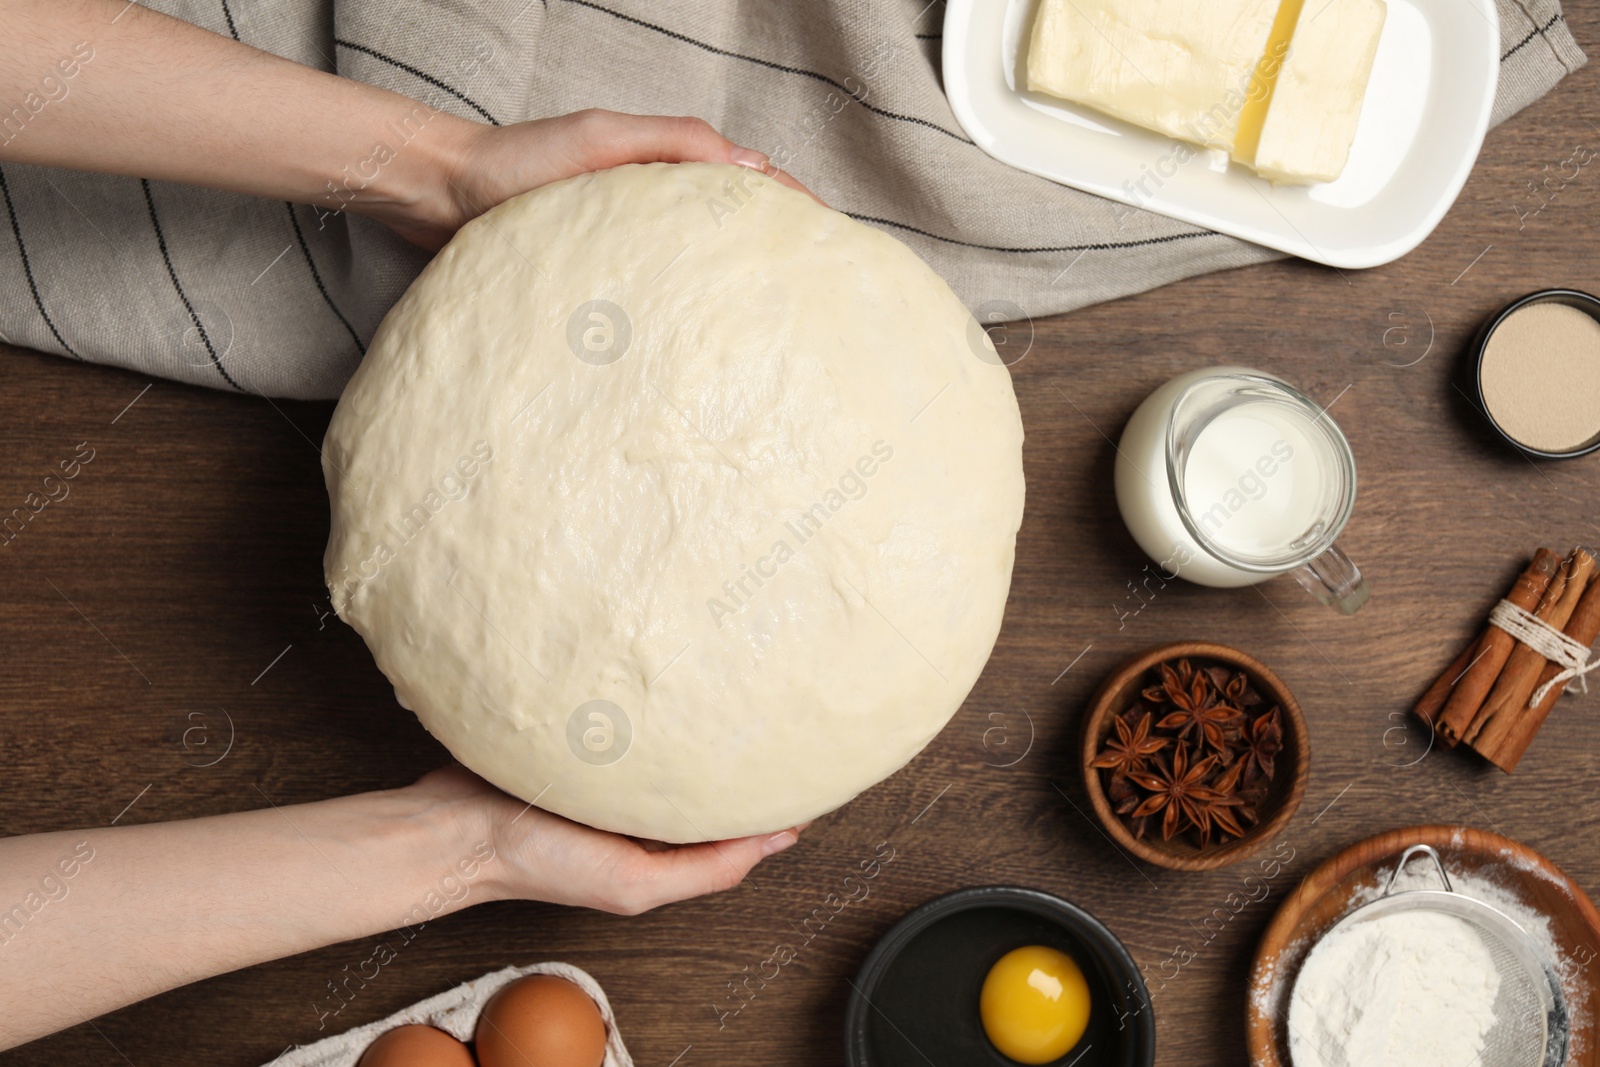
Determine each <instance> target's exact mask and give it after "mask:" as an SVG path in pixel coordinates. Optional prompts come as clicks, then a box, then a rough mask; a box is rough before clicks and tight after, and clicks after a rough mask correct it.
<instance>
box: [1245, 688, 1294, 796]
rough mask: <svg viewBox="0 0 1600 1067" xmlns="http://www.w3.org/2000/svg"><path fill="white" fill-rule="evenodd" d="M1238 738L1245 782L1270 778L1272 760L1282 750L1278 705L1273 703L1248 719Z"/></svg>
mask: <svg viewBox="0 0 1600 1067" xmlns="http://www.w3.org/2000/svg"><path fill="white" fill-rule="evenodd" d="M1240 740H1241V741H1242V742H1243V746H1242V747H1241V749H1240V753H1239V762H1240V763H1242V764H1244V765H1245V772H1244V777H1245V782H1246V784H1253V783H1254V782H1255V781H1256V780H1257V779H1264V778H1271V777H1272V772H1273V770H1274V761H1275V760H1276V758H1277V755H1278V753H1279V752H1281V751H1282V750H1283V726H1282V724H1281V723H1279V721H1278V706H1277V705H1276V704H1274V705H1273V706H1272V710H1271V711H1268V712H1266V713H1264V714H1261V715H1257V716H1256V717H1255V718H1254V719H1252V720H1250V723H1249V725H1248V726H1246V727H1245V728H1244V730H1243V731H1242V732H1241V735H1240Z"/></svg>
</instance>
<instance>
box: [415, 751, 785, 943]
mask: <svg viewBox="0 0 1600 1067" xmlns="http://www.w3.org/2000/svg"><path fill="white" fill-rule="evenodd" d="M410 791H412V792H415V793H416V794H417V796H418V797H419V798H428V799H431V800H433V801H434V802H435V803H441V804H446V805H450V806H452V807H455V808H456V809H457V815H458V817H461V818H465V819H468V820H470V821H471V824H472V826H473V829H472V830H471V831H469V836H470V833H475V832H481V833H483V834H484V836H485V838H486V839H487V840H488V842H489V843H490V845H491V846H493V848H494V856H495V858H494V860H493V861H492V862H491V863H489V864H488V865H487V866H486V867H485V868H484V874H483V878H484V882H483V885H484V886H485V887H486V888H487V891H488V892H489V893H490V894H492V895H494V896H496V897H499V898H503V899H526V900H544V901H549V902H551V903H555V904H571V905H577V906H580V907H588V908H597V909H599V910H601V911H609V912H614V913H616V914H619V915H637V914H639V913H640V912H642V911H648V910H650V909H651V908H655V907H659V906H660V905H662V904H668V903H671V902H673V901H677V900H684V899H687V898H689V897H696V896H700V895H701V894H704V893H715V892H718V891H720V890H723V889H731V888H732V887H733V886H735V885H738V884H739V882H740V881H742V880H743V879H744V876H745V875H746V874H748V873H749V871H750V868H752V867H754V866H755V865H756V864H757V863H758V862H760V861H761V860H762V859H764V858H765V857H767V856H771V855H775V854H776V853H778V852H782V851H783V850H784V849H786V848H788V847H789V846H790V845H792V844H794V843H795V841H797V840H798V834H799V832H800V830H801V829H803V827H796V828H794V829H792V830H783V831H780V832H779V833H775V834H764V835H760V836H757V837H744V838H739V839H738V840H734V841H715V842H708V843H706V844H700V845H683V846H676V847H663V846H659V845H655V846H653V847H652V846H651V845H646V844H641V843H639V842H637V841H634V840H633V839H631V838H627V837H623V836H621V835H619V834H611V833H606V832H604V831H601V830H594V829H591V828H589V827H587V826H580V825H579V824H577V823H575V822H572V821H570V820H568V819H563V818H561V817H560V816H559V815H552V814H550V813H549V812H546V811H541V810H540V809H538V808H535V807H533V806H532V805H529V804H525V803H523V802H522V801H520V800H517V799H516V798H515V797H511V796H508V795H507V794H505V793H502V792H501V791H500V790H498V789H496V788H495V787H494V786H492V785H490V784H489V783H488V782H485V781H484V780H483V779H482V778H479V777H478V776H477V775H475V774H472V773H470V772H468V771H467V770H465V769H463V768H461V767H447V768H445V769H444V770H440V771H435V772H433V773H432V774H429V775H427V776H426V777H424V778H423V779H421V780H420V781H419V782H417V783H416V784H415V785H413V786H411V787H410ZM479 820H481V823H480V822H479Z"/></svg>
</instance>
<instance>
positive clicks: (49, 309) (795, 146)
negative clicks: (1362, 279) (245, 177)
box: [0, 0, 1585, 398]
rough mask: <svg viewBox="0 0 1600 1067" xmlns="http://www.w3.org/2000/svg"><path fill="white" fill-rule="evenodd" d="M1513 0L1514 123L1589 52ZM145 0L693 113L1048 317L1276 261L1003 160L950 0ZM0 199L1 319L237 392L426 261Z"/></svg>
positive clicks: (107, 356) (304, 51)
mask: <svg viewBox="0 0 1600 1067" xmlns="http://www.w3.org/2000/svg"><path fill="white" fill-rule="evenodd" d="M1460 2H1461V3H1462V4H1464V5H1473V4H1479V3H1486V2H1488V0H1460ZM1495 2H1496V3H1497V4H1498V7H1499V12H1500V26H1501V30H1500V32H1501V63H1500V82H1499V90H1498V97H1497V100H1496V104H1495V109H1494V121H1495V122H1500V121H1502V120H1504V119H1505V118H1507V117H1509V116H1510V115H1512V114H1514V113H1515V112H1517V111H1518V110H1520V109H1521V108H1523V107H1524V106H1526V105H1527V104H1528V103H1530V102H1531V101H1533V100H1535V99H1537V98H1538V97H1540V96H1541V95H1543V94H1544V93H1546V92H1548V91H1549V90H1550V89H1551V87H1552V86H1554V85H1555V84H1556V82H1558V81H1560V80H1561V78H1562V77H1563V76H1564V75H1565V74H1567V73H1569V72H1570V71H1572V70H1574V69H1576V68H1577V67H1578V66H1580V65H1581V64H1582V63H1583V62H1584V61H1585V60H1584V55H1583V53H1582V52H1581V51H1580V50H1579V49H1578V47H1577V45H1576V44H1575V43H1574V42H1573V39H1572V37H1571V35H1570V34H1569V33H1568V31H1567V28H1566V25H1565V22H1564V20H1563V17H1562V13H1561V9H1560V7H1559V5H1558V4H1557V3H1556V2H1555V0H1495ZM148 6H150V7H153V8H158V9H160V10H163V11H166V12H168V13H170V14H173V15H177V16H178V17H180V18H183V19H187V20H188V21H190V22H194V23H197V24H199V25H201V26H204V27H206V28H207V29H210V30H214V31H216V32H217V33H221V34H227V35H228V36H230V37H235V38H237V39H239V40H241V41H244V42H246V43H247V44H251V45H254V46H256V47H257V48H262V49H266V50H267V51H270V52H275V53H277V54H279V55H282V56H286V57H288V58H290V59H293V60H295V61H297V62H300V63H304V64H307V65H310V66H313V67H318V68H321V69H323V70H328V71H336V72H338V73H340V74H343V75H345V76H347V77H351V78H356V79H359V80H361V81H365V82H371V83H373V84H375V85H380V86H383V87H385V88H388V89H393V90H395V91H397V92H400V93H404V94H406V95H408V96H412V97H415V98H417V99H419V100H422V101H424V102H425V103H428V104H430V105H432V106H434V107H436V108H441V109H444V110H446V111H449V112H452V113H454V114H457V115H461V116H464V117H466V118H469V119H475V120H477V121H480V122H493V123H500V124H506V123H511V122H516V121H520V120H523V119H530V118H539V117H543V116H549V115H557V114H562V113H565V112H568V111H573V110H577V109H580V108H585V107H603V108H611V109H615V110H618V111H630V112H639V113H647V114H683V115H699V116H701V117H703V118H705V119H708V120H710V121H711V122H712V123H713V124H714V125H715V126H716V127H717V128H718V129H720V130H721V131H722V132H723V133H724V134H726V135H727V136H728V137H730V138H732V139H733V140H734V141H737V142H738V143H740V144H744V145H748V146H750V147H752V148H757V149H760V150H763V151H765V152H768V153H769V154H771V155H773V156H774V157H775V158H776V159H778V160H779V161H780V162H782V163H783V164H784V165H785V166H786V167H787V169H789V170H790V171H792V172H793V173H794V174H795V175H796V176H797V177H798V178H799V179H800V180H801V181H803V182H805V183H806V184H807V185H809V186H810V187H811V188H812V189H813V190H815V191H816V192H817V194H818V195H820V196H821V197H822V198H823V199H824V200H826V201H827V202H828V203H829V204H831V205H833V206H834V207H837V208H838V209H839V210H841V211H844V212H847V213H848V214H850V215H851V216H853V217H855V218H857V219H860V220H861V221H863V222H865V223H867V224H869V225H873V226H879V227H882V228H883V229H885V230H887V231H888V232H889V233H892V234H893V235H894V236H896V237H898V238H900V239H901V240H903V241H905V242H906V243H907V244H909V245H910V246H911V247H912V248H913V249H914V250H915V251H916V252H917V253H918V254H919V255H921V256H922V257H923V258H924V259H926V260H927V261H928V262H929V263H930V264H931V265H932V266H933V268H934V269H935V270H937V271H938V272H939V273H940V274H941V275H943V276H944V277H945V279H947V280H948V281H949V283H950V284H951V286H952V287H953V288H954V289H955V291H956V292H957V293H958V294H959V295H960V296H961V298H962V299H963V300H965V301H966V302H967V303H968V305H969V306H971V307H977V306H979V305H980V304H983V303H985V302H987V301H990V300H1004V301H1009V302H1010V303H1011V304H1014V305H1016V306H1017V307H1019V308H1020V309H1022V310H1024V311H1025V312H1026V313H1027V314H1029V315H1035V316H1037V315H1047V314H1053V313H1056V312H1061V311H1067V310H1070V309H1073V308H1078V307H1083V306H1084V305H1087V304H1092V303H1095V302H1097V301H1102V300H1111V299H1114V298H1116V297H1120V296H1126V295H1128V294H1130V293H1136V292H1140V291H1143V290H1145V289H1150V288H1153V287H1155V286H1158V285H1162V284H1165V283H1167V282H1171V281H1175V280H1177V279H1179V278H1186V277H1190V276H1191V275H1195V274H1200V273H1203V272H1205V271H1213V270H1221V269H1224V268H1227V267H1238V266H1243V265H1245V264H1250V263H1259V262H1263V261H1265V260H1268V259H1272V258H1275V256H1276V255H1277V254H1276V253H1273V252H1269V251H1267V250H1265V249H1262V248H1259V247H1257V246H1254V245H1250V244H1246V243H1244V242H1242V241H1238V240H1235V239H1233V238H1229V237H1223V236H1220V235H1218V234H1215V233H1210V232H1207V231H1204V230H1199V229H1196V228H1195V227H1193V226H1189V225H1186V224H1184V223H1180V222H1176V221H1173V220H1171V219H1167V218H1163V217H1161V216H1159V215H1153V214H1148V213H1145V212H1132V213H1130V212H1128V210H1127V209H1126V208H1123V207H1121V206H1120V205H1117V204H1113V203H1111V202H1110V201H1107V200H1102V199H1099V198H1097V197H1094V196H1090V195H1087V194H1084V193H1080V192H1077V191H1075V190H1073V189H1068V188H1066V187H1064V186H1060V185H1056V184H1054V183H1052V182H1049V181H1045V180H1044V179H1041V178H1037V177H1034V176H1032V175H1028V174H1024V173H1022V172H1021V171H1017V170H1013V169H1011V168H1010V167H1007V166H1006V165H1004V164H1002V163H1000V162H997V161H996V160H994V159H992V158H990V157H989V156H987V155H985V154H984V153H983V152H982V151H980V150H979V149H978V148H976V147H975V146H974V145H973V144H972V142H971V141H970V140H969V139H968V138H967V136H966V135H965V134H964V133H963V132H962V130H961V127H960V126H959V125H958V124H957V123H956V121H955V118H954V116H953V115H952V114H951V112H950V106H949V104H948V102H947V101H946V99H945V97H944V93H943V90H942V88H941V83H940V74H939V53H940V47H941V40H940V37H941V29H942V26H943V21H944V4H943V2H942V0H931V2H930V0H383V2H378V0H150V2H149V3H148ZM90 43H91V44H92V42H90ZM847 93H854V94H855V95H856V97H857V98H858V102H850V103H848V104H846V105H845V106H843V107H842V109H839V110H837V113H836V114H835V113H834V110H835V108H836V107H837V104H838V102H839V101H840V99H841V95H842V94H847ZM49 106H51V107H63V106H70V97H69V98H68V99H67V100H65V101H62V102H60V103H52V104H50V105H49ZM9 107H10V102H0V110H3V109H4V108H9ZM48 117H49V116H48V114H47V113H44V112H41V113H40V114H39V115H38V116H36V117H35V118H34V119H33V121H36V122H37V121H46V120H48ZM27 133H28V131H27V129H26V128H24V129H22V130H21V132H20V134H19V136H24V137H25V136H27ZM0 193H3V203H4V209H5V213H6V220H5V222H3V223H0V230H3V231H5V232H4V235H3V236H0V334H3V335H4V338H5V339H6V340H9V341H10V342H11V343H13V344H16V345H23V346H26V347H30V348H36V349H40V350H42V351H46V352H53V353H57V354H60V355H63V356H66V357H68V358H71V359H78V360H86V361H89V362H94V363H110V364H115V365H118V366H123V367H129V368H132V369H135V370H137V371H139V372H141V373H143V374H148V375H157V376H160V377H164V378H172V379H177V380H179V381H186V382H193V383H196V384H199V385H207V386H212V387H215V388H219V389H227V390H237V391H241V392H250V393H263V394H266V395H269V396H284V397H302V398H317V397H333V396H337V395H338V393H339V391H340V389H341V388H342V387H343V386H344V383H345V381H346V380H347V379H348V378H349V376H350V374H351V373H352V372H353V371H354V370H355V368H356V366H357V364H358V363H359V362H360V360H361V357H362V354H363V353H364V352H365V349H366V345H367V343H368V342H369V341H370V340H371V338H372V334H373V331H374V330H375V329H376V328H377V325H378V322H379V320H381V319H382V318H383V315H384V313H385V312H386V311H388V309H389V307H390V306H391V305H392V304H393V303H394V302H395V300H397V299H398V298H399V296H400V294H401V293H402V292H404V290H405V288H406V286H407V285H408V284H409V283H410V281H411V279H412V278H413V277H415V275H416V273H417V272H418V271H419V270H420V269H421V268H422V266H423V264H424V263H425V261H426V256H425V254H424V253H422V252H420V251H418V250H417V249H415V248H412V247H411V246H409V245H407V244H406V243H405V242H403V241H401V240H400V239H399V238H397V237H395V236H394V235H393V234H391V233H390V232H389V231H388V230H386V229H384V228H383V227H382V226H379V225H377V224H375V223H372V222H369V221H367V220H365V219H360V218H353V217H348V216H344V215H332V216H327V217H322V216H321V215H320V214H319V212H318V211H317V210H315V209H312V208H310V207H304V206H296V205H290V204H286V203H283V202H281V201H268V200H260V199H253V198H251V197H246V196H240V195H237V194H232V193H223V192H215V191H212V190H207V189H198V188H191V187H187V186H179V185H171V184H166V183H162V182H151V181H143V180H141V179H138V178H115V177H105V176H102V175H95V174H83V173H74V172H68V171H59V170H49V169H44V168H38V167H31V166H24V165H20V164H7V165H4V166H0ZM1074 264H1076V266H1074V268H1073V269H1072V270H1071V271H1068V270H1067V268H1068V267H1069V266H1071V265H1074Z"/></svg>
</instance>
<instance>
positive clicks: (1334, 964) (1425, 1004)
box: [1289, 911, 1500, 1067]
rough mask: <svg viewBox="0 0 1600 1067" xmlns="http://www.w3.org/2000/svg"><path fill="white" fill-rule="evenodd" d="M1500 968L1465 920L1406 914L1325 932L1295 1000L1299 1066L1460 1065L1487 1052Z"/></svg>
mask: <svg viewBox="0 0 1600 1067" xmlns="http://www.w3.org/2000/svg"><path fill="white" fill-rule="evenodd" d="M1499 990H1500V974H1499V972H1498V971H1496V970H1495V966H1494V960H1493V959H1492V958H1491V956H1490V955H1489V950H1488V948H1487V947H1486V946H1485V945H1484V943H1483V940H1482V938H1481V937H1479V936H1478V934H1477V932H1476V931H1475V930H1474V928H1473V927H1472V926H1471V924H1469V923H1467V922H1465V921H1464V920H1461V919H1458V918H1455V917H1454V916H1451V915H1443V914H1439V913H1437V912H1426V911H1406V912H1393V913H1391V914H1389V915H1385V916H1382V917H1380V918H1377V919H1372V920H1369V921H1367V922H1363V923H1359V924H1357V925H1355V926H1351V927H1347V928H1345V929H1342V930H1340V931H1338V932H1337V933H1334V934H1331V935H1330V936H1328V937H1325V938H1323V940H1322V941H1321V942H1319V943H1318V944H1317V946H1316V948H1315V949H1313V950H1312V952H1311V955H1310V956H1309V957H1307V959H1306V962H1305V965H1304V966H1303V967H1302V968H1301V971H1300V976H1299V978H1298V979H1297V980H1296V981H1295V985H1294V994H1293V997H1292V999H1291V1000H1290V1004H1289V1048H1290V1053H1291V1055H1292V1057H1293V1060H1294V1067H1388V1065H1394V1067H1461V1065H1463V1064H1469V1063H1473V1062H1475V1061H1476V1060H1477V1058H1478V1055H1479V1053H1481V1052H1482V1051H1483V1042H1484V1037H1485V1035H1486V1034H1487V1033H1488V1032H1489V1029H1490V1028H1491V1027H1492V1026H1493V1025H1494V1022H1495V1011H1494V1001H1495V995H1496V994H1497V993H1498V992H1499Z"/></svg>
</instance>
